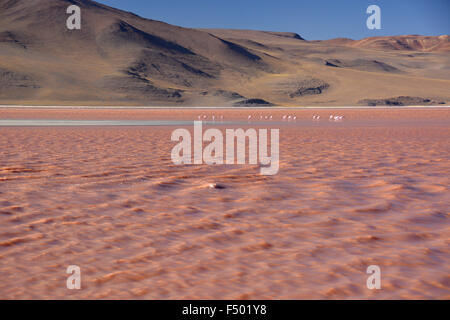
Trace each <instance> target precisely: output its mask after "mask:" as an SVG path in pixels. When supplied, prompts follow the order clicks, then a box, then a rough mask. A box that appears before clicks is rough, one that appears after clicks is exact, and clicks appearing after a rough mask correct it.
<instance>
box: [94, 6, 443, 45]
mask: <svg viewBox="0 0 450 320" xmlns="http://www.w3.org/2000/svg"><path fill="white" fill-rule="evenodd" d="M98 2H101V3H104V4H107V5H109V6H112V7H115V8H119V9H122V10H126V11H131V12H133V13H136V14H138V15H140V16H142V17H144V18H149V19H154V20H160V21H164V22H167V23H170V24H174V25H178V26H182V27H192V28H231V29H254V30H272V31H291V32H297V33H298V34H300V35H301V36H303V37H304V38H306V39H308V40H322V39H331V38H337V37H347V38H353V39H360V38H364V37H370V36H380V35H401V34H421V35H441V34H450V0H369V1H367V0H327V1H324V0H307V1H305V0H258V1H256V0H157V1H155V0H98ZM371 4H376V5H378V6H380V8H381V27H382V29H381V30H369V29H367V27H366V20H367V17H368V16H369V15H367V14H366V9H367V7H368V6H369V5H371Z"/></svg>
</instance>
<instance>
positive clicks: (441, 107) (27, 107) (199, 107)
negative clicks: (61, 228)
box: [0, 105, 450, 110]
mask: <svg viewBox="0 0 450 320" xmlns="http://www.w3.org/2000/svg"><path fill="white" fill-rule="evenodd" d="M418 108H420V109H446V108H450V105H436V106H303V107H282V106H280V107H279V106H272V107H254V106H248V107H215V106H198V107H195V106H180V107H174V106H167V107H165V106H159V107H158V106H23V105H0V109H80V110H83V109H86V110H89V109H94V110H95V109H99V110H101V109H114V110H121V109H124V110H133V109H144V110H146V109H147V110H158V109H161V110H170V109H174V110H179V109H212V110H214V109H225V110H241V109H256V110H260V109H268V110H274V109H276V110H281V109H286V110H310V109H369V110H372V109H389V110H394V109H418Z"/></svg>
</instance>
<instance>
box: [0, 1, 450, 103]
mask: <svg viewBox="0 0 450 320" xmlns="http://www.w3.org/2000/svg"><path fill="white" fill-rule="evenodd" d="M72 4H76V5H78V6H80V8H81V14H82V20H81V21H82V26H81V30H68V29H67V28H66V19H67V17H68V15H67V14H66V9H67V7H68V6H69V5H72ZM449 69H450V50H449V36H439V37H422V36H401V37H377V38H368V39H362V40H350V39H335V40H328V41H307V40H304V39H303V38H302V36H301V35H298V34H296V33H290V32H270V31H253V30H224V29H190V28H182V27H178V26H173V25H170V24H167V23H164V22H160V21H155V20H149V19H144V18H141V17H139V16H137V15H135V14H133V13H129V12H124V11H121V10H117V9H114V8H111V7H108V6H105V5H102V4H99V3H97V2H94V1H90V0H34V1H29V0H0V104H26V105H28V104H34V105H36V104H37V105H42V104H50V105H84V104H86V105H180V106H183V105H223V106H233V105H241V104H242V103H244V104H245V101H246V100H247V101H264V102H265V103H267V105H272V104H277V105H286V106H295V105H355V104H358V103H361V101H368V100H367V99H378V100H377V101H383V99H386V98H392V97H396V96H402V97H403V96H406V97H408V96H411V97H420V98H421V99H422V98H423V99H428V100H430V101H439V102H441V101H448V100H450V90H449V88H450V76H449V74H450V73H449ZM408 101H409V100H408ZM411 101H416V100H414V99H413V100H411ZM417 101H422V100H420V99H419V100H417Z"/></svg>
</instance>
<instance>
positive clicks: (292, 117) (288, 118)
mask: <svg viewBox="0 0 450 320" xmlns="http://www.w3.org/2000/svg"><path fill="white" fill-rule="evenodd" d="M197 119H198V120H199V121H202V120H208V116H207V115H206V114H204V115H199V116H198V117H197ZM223 119H224V117H223V115H220V116H217V117H216V116H215V115H211V120H212V121H216V120H220V121H223ZM253 119H254V120H258V119H259V120H261V121H262V120H268V121H271V120H273V119H274V117H273V116H272V115H265V116H263V115H260V116H259V117H257V116H252V115H248V117H247V120H248V121H249V122H250V121H252V120H253ZM281 120H283V121H296V120H297V116H295V115H287V114H286V115H283V116H282V117H281ZM312 120H313V121H320V120H321V116H319V115H313V116H312ZM343 120H344V116H340V115H330V117H329V118H328V121H335V122H338V121H343Z"/></svg>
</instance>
